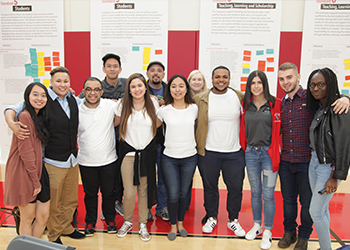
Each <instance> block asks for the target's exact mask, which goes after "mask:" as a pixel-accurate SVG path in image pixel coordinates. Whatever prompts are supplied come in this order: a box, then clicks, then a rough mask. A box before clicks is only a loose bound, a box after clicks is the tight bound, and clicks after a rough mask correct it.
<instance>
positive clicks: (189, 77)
mask: <svg viewBox="0 0 350 250" xmlns="http://www.w3.org/2000/svg"><path fill="white" fill-rule="evenodd" d="M198 73H199V74H201V75H202V78H203V82H204V84H203V88H202V91H201V92H204V91H206V90H207V89H208V87H207V82H206V81H205V76H204V74H203V73H202V72H200V71H199V70H198V69H195V70H193V71H192V72H191V73H190V74H189V75H188V78H187V81H188V83H190V82H191V79H192V77H193V76H194V75H195V74H198ZM190 87H191V84H190ZM191 94H192V96H194V95H195V93H194V92H193V90H192V89H191Z"/></svg>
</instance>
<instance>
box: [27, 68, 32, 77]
mask: <svg viewBox="0 0 350 250" xmlns="http://www.w3.org/2000/svg"><path fill="white" fill-rule="evenodd" d="M26 76H32V70H31V69H30V68H29V69H26Z"/></svg>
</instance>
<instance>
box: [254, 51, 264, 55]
mask: <svg viewBox="0 0 350 250" xmlns="http://www.w3.org/2000/svg"><path fill="white" fill-rule="evenodd" d="M263 54H264V51H263V50H257V51H256V55H257V56H261V55H263Z"/></svg>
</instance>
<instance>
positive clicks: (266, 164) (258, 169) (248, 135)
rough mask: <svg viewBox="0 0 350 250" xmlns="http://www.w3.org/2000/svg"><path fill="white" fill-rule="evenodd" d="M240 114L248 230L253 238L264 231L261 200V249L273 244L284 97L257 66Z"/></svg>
mask: <svg viewBox="0 0 350 250" xmlns="http://www.w3.org/2000/svg"><path fill="white" fill-rule="evenodd" d="M242 105H243V115H242V117H241V128H240V142H241V146H242V148H243V149H244V150H245V160H246V166H247V173H248V179H249V183H250V187H251V204H252V210H253V220H254V226H253V227H252V229H251V230H250V231H249V232H248V233H247V234H246V236H245V238H246V239H247V240H253V239H255V237H256V236H258V235H259V234H261V233H262V231H263V230H262V210H263V206H262V200H264V227H265V231H264V233H263V237H262V241H261V244H260V248H261V249H269V248H270V247H271V238H272V233H271V229H272V226H273V220H274V216H275V197H274V191H275V186H276V179H277V173H278V168H279V162H280V152H281V146H282V137H281V135H280V129H281V107H282V103H281V100H280V99H278V98H275V97H273V96H272V95H271V94H270V92H269V85H268V81H267V77H266V75H265V73H264V72H262V71H260V70H255V71H253V72H252V73H250V75H249V76H248V80H247V85H246V92H245V95H244V100H243V102H242Z"/></svg>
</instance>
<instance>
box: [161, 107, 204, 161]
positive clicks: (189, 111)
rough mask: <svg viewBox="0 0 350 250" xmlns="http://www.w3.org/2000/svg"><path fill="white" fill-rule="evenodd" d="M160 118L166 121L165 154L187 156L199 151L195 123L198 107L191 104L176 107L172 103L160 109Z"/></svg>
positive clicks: (176, 156) (177, 156)
mask: <svg viewBox="0 0 350 250" xmlns="http://www.w3.org/2000/svg"><path fill="white" fill-rule="evenodd" d="M158 117H159V119H160V120H161V121H162V122H164V123H165V125H166V131H165V142H164V146H165V149H164V154H165V155H167V156H169V157H173V158H185V157H190V156H193V155H195V154H196V153H197V150H196V141H195V138H194V125H195V121H196V119H197V117H198V107H197V105H196V104H190V105H189V106H188V107H187V108H186V109H176V108H174V107H173V106H172V105H171V104H169V105H166V106H163V107H161V108H160V109H159V111H158Z"/></svg>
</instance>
